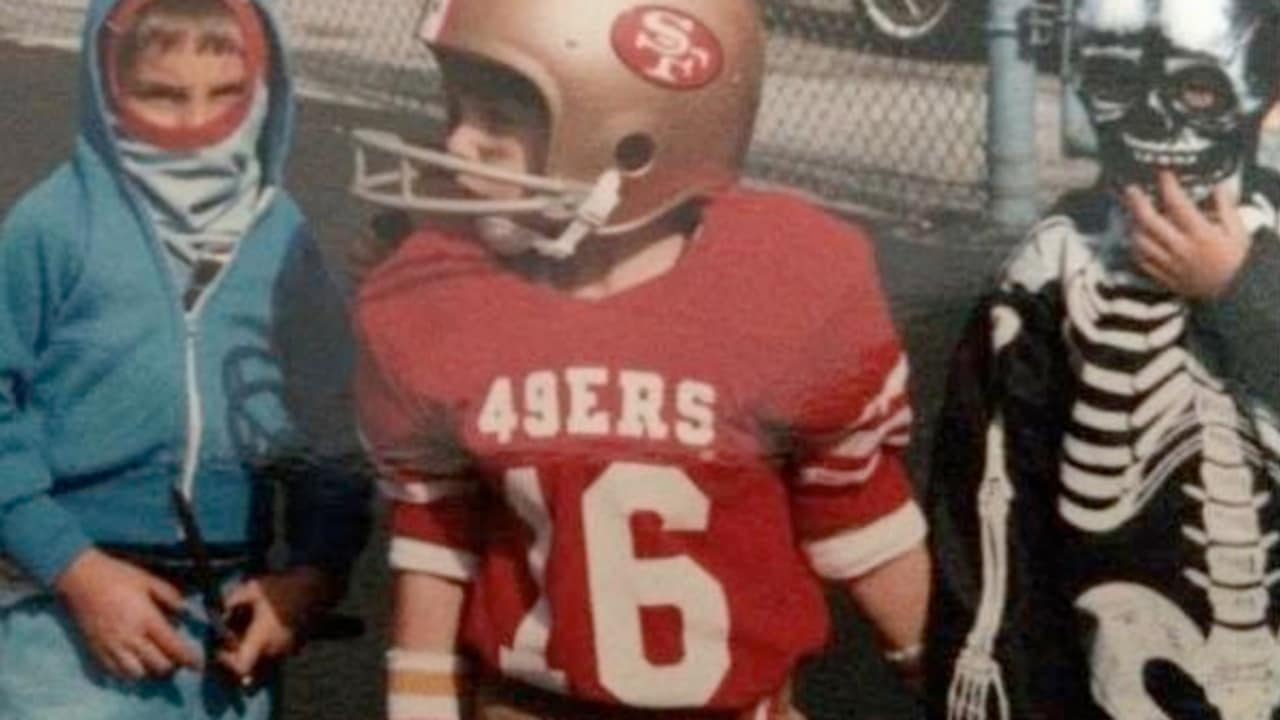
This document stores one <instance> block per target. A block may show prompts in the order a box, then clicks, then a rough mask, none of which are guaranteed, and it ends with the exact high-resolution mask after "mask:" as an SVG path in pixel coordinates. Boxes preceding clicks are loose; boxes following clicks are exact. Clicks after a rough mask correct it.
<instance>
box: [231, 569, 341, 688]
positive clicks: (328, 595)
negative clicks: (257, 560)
mask: <svg viewBox="0 0 1280 720" xmlns="http://www.w3.org/2000/svg"><path fill="white" fill-rule="evenodd" d="M336 594H337V593H336V591H335V588H334V583H333V581H332V580H331V579H329V577H328V576H326V575H325V574H324V573H322V572H321V571H319V570H316V569H313V568H306V567H299V568H293V569H291V570H286V571H284V572H281V573H277V574H273V575H264V576H261V577H256V578H253V579H250V580H248V581H246V582H244V583H242V584H241V585H238V586H236V587H235V588H234V589H233V590H232V591H231V592H230V593H228V594H227V597H226V604H227V607H228V608H231V609H233V610H234V609H235V608H239V607H244V606H247V607H248V608H249V613H248V615H249V616H250V617H251V618H252V619H251V620H250V621H249V624H248V626H247V627H246V628H245V629H244V632H243V634H242V635H241V637H240V639H239V642H237V643H236V644H235V645H234V646H229V647H224V648H222V649H221V650H220V651H219V652H218V662H219V663H221V664H222V665H223V666H224V667H225V668H226V669H227V670H229V671H230V672H231V673H233V674H234V675H235V676H236V677H239V678H240V679H241V680H242V682H244V683H245V684H251V683H252V682H254V681H255V680H257V679H258V678H255V676H254V670H255V668H257V666H258V665H259V663H261V662H263V661H271V660H276V659H279V658H282V657H284V656H285V655H288V654H289V653H291V652H293V650H294V649H295V647H296V646H297V644H298V633H299V631H300V630H301V629H302V627H303V626H304V625H305V624H306V622H307V620H308V619H309V618H311V617H314V616H315V615H316V614H317V613H318V611H319V610H321V609H323V608H324V607H325V606H326V605H328V604H330V603H332V602H333V599H334V597H335V596H336Z"/></svg>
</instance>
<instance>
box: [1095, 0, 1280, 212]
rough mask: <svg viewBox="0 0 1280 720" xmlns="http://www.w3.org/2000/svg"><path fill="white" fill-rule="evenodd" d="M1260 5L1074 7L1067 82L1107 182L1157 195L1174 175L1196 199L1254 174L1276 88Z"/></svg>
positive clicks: (1265, 14) (1173, 2)
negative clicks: (1161, 176) (1159, 181)
mask: <svg viewBox="0 0 1280 720" xmlns="http://www.w3.org/2000/svg"><path fill="white" fill-rule="evenodd" d="M1267 6H1268V4H1267V3H1265V2H1261V1H1260V0H1080V2H1079V4H1078V6H1077V12H1076V15H1075V27H1076V43H1075V56H1074V63H1073V66H1074V72H1073V75H1072V78H1071V82H1072V84H1073V85H1074V87H1075V89H1076V91H1077V92H1079V93H1080V96H1081V98H1082V99H1083V100H1084V103H1085V107H1086V108H1087V110H1088V113H1089V116H1090V119H1091V121H1092V123H1093V126H1094V129H1095V131H1096V132H1097V135H1098V142H1099V151H1100V157H1101V158H1102V163H1103V171H1104V175H1105V177H1106V178H1107V179H1108V180H1109V181H1110V182H1111V183H1112V184H1113V186H1122V185H1128V184H1136V185H1139V186H1140V187H1145V188H1146V189H1147V190H1148V192H1149V193H1151V194H1152V197H1158V196H1157V195H1156V194H1155V186H1156V171H1157V169H1160V168H1167V169H1169V170H1171V171H1173V172H1174V173H1176V174H1177V176H1178V179H1179V181H1180V182H1181V183H1182V186H1183V187H1184V188H1185V189H1186V190H1187V192H1188V193H1189V194H1190V195H1191V197H1192V198H1193V199H1195V200H1197V201H1202V200H1204V199H1206V198H1208V197H1209V196H1210V194H1211V193H1212V190H1213V187H1214V186H1215V185H1217V184H1219V183H1222V182H1229V183H1232V184H1233V185H1234V186H1235V188H1236V192H1237V194H1238V193H1239V192H1240V183H1241V181H1242V178H1243V177H1244V176H1245V174H1246V173H1245V171H1246V170H1247V169H1248V167H1249V166H1251V165H1252V164H1253V163H1252V157H1253V154H1254V151H1255V148H1256V145H1257V135H1258V131H1259V125H1260V122H1261V119H1262V115H1263V113H1264V111H1265V110H1266V105H1267V103H1268V101H1269V100H1270V98H1271V94H1272V93H1271V91H1272V87H1273V84H1274V82H1275V79H1274V72H1275V66H1276V63H1275V60H1276V58H1275V57H1274V56H1275V55H1276V54H1277V51H1278V49H1277V48H1276V47H1275V42H1274V37H1275V23H1274V19H1273V13H1272V11H1271V10H1270V9H1268V7H1267Z"/></svg>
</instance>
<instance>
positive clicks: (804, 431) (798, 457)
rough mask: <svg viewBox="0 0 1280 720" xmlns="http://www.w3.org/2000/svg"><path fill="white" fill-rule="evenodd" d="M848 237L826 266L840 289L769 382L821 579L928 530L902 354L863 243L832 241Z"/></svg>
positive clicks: (902, 546)
mask: <svg viewBox="0 0 1280 720" xmlns="http://www.w3.org/2000/svg"><path fill="white" fill-rule="evenodd" d="M845 241H848V242H849V243H850V244H851V246H852V248H853V249H852V250H851V251H850V252H848V253H845V254H843V255H842V257H841V259H842V262H840V263H837V264H835V266H834V267H833V268H831V270H832V271H834V272H836V273H837V276H838V277H839V286H840V291H839V293H838V294H837V295H835V296H834V297H835V298H836V299H835V301H833V302H829V303H827V307H828V310H827V313H826V315H827V317H826V319H825V320H824V321H822V322H818V323H814V324H813V325H812V328H813V329H811V330H810V331H809V333H808V337H805V338H801V340H800V341H799V342H797V343H796V350H795V353H796V355H795V357H794V358H793V359H792V360H791V362H789V363H787V364H786V365H785V367H787V368H789V369H788V370H787V371H786V374H785V376H784V377H783V378H781V379H780V380H779V382H777V383H775V385H776V387H778V388H779V390H780V397H779V408H780V411H781V413H782V422H783V423H784V424H785V427H786V433H787V436H788V438H789V441H788V446H789V447H788V451H789V455H790V456H791V458H793V461H792V463H791V464H792V467H794V469H795V473H794V476H793V480H792V483H793V484H792V508H793V517H794V520H795V523H796V529H797V531H798V534H799V538H800V542H801V544H802V546H803V548H804V550H805V552H806V554H807V555H808V558H809V561H810V564H811V565H812V567H813V569H814V570H815V571H816V572H817V573H818V574H819V575H820V576H821V577H824V578H826V579H828V580H848V579H852V578H856V577H860V576H862V575H864V574H866V573H867V572H869V571H871V570H873V569H875V568H876V567H878V566H880V565H881V564H883V563H885V562H887V561H889V560H892V559H893V558H895V557H897V556H898V555H900V554H902V553H904V552H906V551H907V550H910V549H912V548H913V547H916V546H917V545H919V544H920V543H921V542H922V541H923V539H924V536H925V522H924V516H923V514H922V512H921V511H920V508H919V506H918V505H917V504H916V502H915V501H914V499H913V497H912V488H911V485H910V482H909V479H908V476H907V472H906V468H905V464H904V462H903V453H904V451H905V449H906V446H907V443H908V440H909V437H910V429H911V421H912V411H911V404H910V401H909V398H908V394H907V379H908V365H907V358H906V355H905V353H904V351H903V349H902V346H901V344H900V342H899V340H898V337H897V333H896V331H895V330H894V327H893V323H892V320H891V319H890V317H889V312H888V307H887V304H886V303H885V301H884V297H883V295H882V294H881V290H880V283H879V279H878V277H877V274H876V272H875V262H874V257H873V256H872V253H871V251H870V248H869V243H867V242H866V241H865V240H864V239H863V238H861V237H860V236H856V235H854V236H852V237H843V236H842V237H839V238H834V239H833V240H832V242H845Z"/></svg>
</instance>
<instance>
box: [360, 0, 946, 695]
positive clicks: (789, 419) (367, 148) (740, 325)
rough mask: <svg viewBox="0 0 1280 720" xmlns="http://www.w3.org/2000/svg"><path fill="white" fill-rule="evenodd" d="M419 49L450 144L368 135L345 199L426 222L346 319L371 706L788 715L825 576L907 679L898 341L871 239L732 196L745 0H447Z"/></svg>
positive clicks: (917, 573) (745, 132) (817, 645)
mask: <svg viewBox="0 0 1280 720" xmlns="http://www.w3.org/2000/svg"><path fill="white" fill-rule="evenodd" d="M421 34H422V38H423V39H424V40H425V41H426V43H427V45H428V47H429V48H430V49H431V50H432V51H433V53H434V54H435V56H436V58H437V59H438V60H439V62H440V66H441V68H442V71H443V75H444V82H445V88H446V93H447V96H448V99H449V110H450V121H449V129H448V134H447V137H446V139H445V141H444V149H445V152H440V151H437V150H431V149H427V148H420V147H410V146H407V145H405V144H403V143H402V142H401V141H399V140H398V139H396V138H395V137H393V136H391V135H388V134H385V133H378V132H361V133H360V134H359V135H358V141H359V145H360V147H361V148H362V151H361V157H360V158H359V161H358V165H359V167H360V170H361V174H360V176H359V177H358V178H357V181H356V189H357V193H358V194H359V195H361V196H363V197H365V198H368V199H371V200H374V201H376V202H378V203H380V204H384V205H390V206H393V207H400V208H404V209H408V210H412V211H417V212H420V213H423V214H425V215H427V216H428V218H427V222H426V224H425V225H424V226H423V228H422V229H421V230H420V231H419V232H417V233H416V234H414V235H413V236H411V237H410V238H408V239H407V240H406V241H404V242H403V244H401V245H400V247H399V248H398V250H397V251H396V252H395V254H394V255H392V257H391V258H390V259H388V260H386V261H385V262H384V263H383V264H381V265H380V266H379V267H377V268H376V269H375V270H373V271H372V273H371V274H370V275H369V276H368V277H367V278H366V280H365V281H364V283H363V285H362V288H361V291H360V296H359V301H358V308H357V316H356V317H357V320H356V322H357V326H358V331H359V334H360V341H361V346H362V348H363V359H362V362H361V366H360V369H359V371H358V401H359V407H360V420H361V425H362V428H363V431H364V435H365V440H366V444H367V447H368V448H369V449H370V451H371V453H372V457H373V458H374V460H375V462H376V463H377V465H378V466H379V467H380V468H381V471H382V475H383V479H384V482H383V488H384V491H385V494H386V495H387V496H388V497H389V498H390V499H391V500H392V501H393V511H392V541H391V549H390V559H391V564H392V566H393V569H394V570H395V573H396V575H395V591H394V592H395V612H394V621H393V631H392V637H393V642H394V648H393V649H392V650H391V651H390V653H389V655H388V662H389V711H388V712H389V717H392V718H396V719H405V718H432V719H443V718H458V717H481V718H632V717H634V718H708V719H710V718H738V717H743V718H748V717H750V718H764V717H798V713H796V712H795V710H794V707H793V706H792V704H791V702H790V700H789V698H788V697H787V695H788V693H787V687H788V678H789V677H790V675H791V674H792V672H793V670H794V669H795V668H796V665H797V663H798V662H799V661H800V660H801V659H802V658H804V657H806V656H809V655H812V654H814V653H816V652H818V651H819V650H820V649H821V648H822V646H823V644H824V643H825V642H826V640H827V635H828V612H827V608H826V606H825V603H824V596H823V593H822V586H821V583H820V582H819V580H820V579H825V580H829V581H832V582H837V583H841V584H843V585H844V586H845V587H846V588H847V589H848V591H849V592H850V594H851V595H852V597H853V599H854V601H855V603H856V604H857V605H858V607H859V608H860V609H861V611H862V612H863V613H864V614H865V615H866V616H867V617H868V618H869V619H870V620H871V621H872V623H873V624H874V625H875V627H876V628H877V629H878V631H879V633H880V635H881V637H882V639H883V642H884V644H885V647H886V648H887V650H888V652H889V654H890V656H891V657H893V658H895V659H897V660H899V661H900V663H901V664H903V665H909V664H910V663H911V662H912V661H913V659H914V657H915V655H916V654H917V652H918V649H919V643H920V641H921V627H922V623H923V618H924V613H925V601H926V596H927V581H928V561H927V556H926V555H925V552H924V546H923V539H924V536H925V526H924V522H923V518H922V514H921V512H920V511H919V509H918V507H917V505H916V504H915V502H914V501H913V499H912V490H911V486H910V484H909V482H908V478H907V474H906V472H905V471H904V466H903V459H902V453H903V449H904V447H905V445H906V443H907V438H908V431H909V426H910V423H911V410H910V406H909V404H908V399H907V365H906V359H905V357H904V355H903V352H902V349H901V346H900V345H899V342H898V339H897V336H896V334H895V331H894V328H893V326H892V324H891V322H890V319H889V315H888V312H887V308H886V306H885V302H884V299H883V297H882V295H881V290H880V287H879V282H878V279H877V276H876V269H875V259H874V256H873V253H872V247H871V243H870V241H869V240H868V238H867V237H866V236H865V235H864V234H863V233H862V232H861V231H860V230H858V229H857V228H854V227H850V226H847V225H844V224H842V223H840V222H838V221H836V220H834V219H833V218H831V217H829V216H827V215H826V214H824V213H822V212H820V211H818V210H816V209H815V208H813V207H812V206H810V205H809V204H808V203H806V202H804V201H802V200H800V199H798V198H796V197H793V196H790V195H783V194H765V193H756V192H749V191H746V190H743V189H739V188H736V187H734V183H735V180H736V179H737V177H738V173H739V166H740V163H741V160H742V157H743V155H744V153H745V151H746V147H747V143H748V140H749V137H750V130H751V127H752V121H753V117H754V113H755V110H756V106H757V103H758V99H759V94H760V87H761V76H762V65H763V37H762V30H761V25H760V19H759V17H758V15H757V9H756V7H755V4H754V3H750V2H741V0H667V1H666V2H663V3H658V4H652V3H645V2H637V1H635V0H600V1H598V2H592V3H581V2H572V1H569V0H531V1H530V2H523V3H515V4H512V3H505V2H501V1H500V0H454V1H453V2H434V3H431V5H430V6H429V8H428V11H427V13H426V16H425V19H424V22H423V26H422V29H421ZM375 153H390V154H391V155H394V156H396V157H397V160H398V163H399V166H398V167H399V168H401V170H403V169H405V168H409V169H412V170H413V172H410V173H404V172H399V171H391V172H375V171H373V169H372V168H371V165H370V160H371V158H372V157H373V155H374V154H375ZM440 170H443V171H444V172H443V173H442V172H440ZM432 187H439V188H442V193H441V194H438V195H433V196H426V193H425V190H424V189H425V188H432ZM459 212H460V213H467V214H470V215H471V218H470V219H464V220H461V221H458V220H456V219H454V220H452V221H446V220H442V219H441V216H444V215H449V214H450V213H459Z"/></svg>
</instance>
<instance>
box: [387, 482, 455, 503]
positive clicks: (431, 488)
mask: <svg viewBox="0 0 1280 720" xmlns="http://www.w3.org/2000/svg"><path fill="white" fill-rule="evenodd" d="M475 488H476V486H475V483H470V482H465V481H461V480H444V481H440V482H397V481H394V480H379V481H378V491H379V492H380V493H381V494H382V496H383V497H385V498H387V499H388V500H394V501H395V502H402V503H408V504H410V505H429V504H431V503H433V502H436V501H438V500H441V499H443V498H447V497H453V496H455V495H467V494H470V493H474V492H475Z"/></svg>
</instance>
